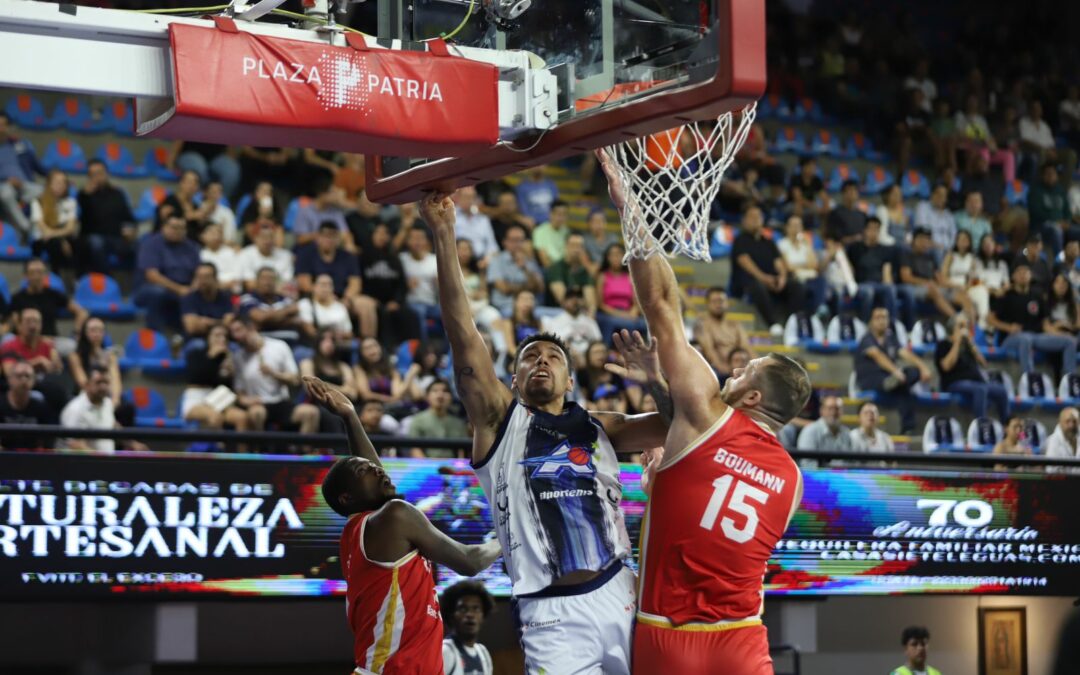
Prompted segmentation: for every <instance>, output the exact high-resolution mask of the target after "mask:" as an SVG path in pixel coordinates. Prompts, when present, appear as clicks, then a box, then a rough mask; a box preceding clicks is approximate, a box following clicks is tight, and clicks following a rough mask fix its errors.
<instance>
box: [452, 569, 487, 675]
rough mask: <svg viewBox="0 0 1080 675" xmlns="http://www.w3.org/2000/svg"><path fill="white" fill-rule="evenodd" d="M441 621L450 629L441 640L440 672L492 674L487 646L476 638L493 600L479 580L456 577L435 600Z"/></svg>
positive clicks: (474, 674) (459, 674)
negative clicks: (441, 667)
mask: <svg viewBox="0 0 1080 675" xmlns="http://www.w3.org/2000/svg"><path fill="white" fill-rule="evenodd" d="M439 607H440V609H441V610H442V614H443V623H444V624H446V627H447V628H449V629H450V632H449V635H448V636H447V638H446V639H445V640H443V675H492V673H494V672H495V669H494V665H493V664H492V661H491V654H489V653H488V650H487V647H485V646H484V645H482V644H480V643H479V642H477V637H478V636H479V635H480V628H481V627H482V626H483V625H484V619H486V618H487V616H488V614H490V613H491V610H492V609H494V608H495V601H494V600H492V598H491V594H490V593H488V592H487V589H486V588H484V585H483V584H482V583H480V582H479V581H459V582H458V583H456V584H454V585H453V586H451V587H450V588H448V589H446V590H445V591H443V594H442V598H441V599H440V600H439Z"/></svg>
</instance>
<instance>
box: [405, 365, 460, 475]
mask: <svg viewBox="0 0 1080 675" xmlns="http://www.w3.org/2000/svg"><path fill="white" fill-rule="evenodd" d="M425 400H426V401H427V409H425V410H423V411H422V412H419V413H417V414H415V415H413V416H412V418H411V420H410V421H409V430H408V434H409V436H413V437H415V438H468V437H469V428H468V426H466V424H465V420H463V419H461V418H460V417H458V416H457V415H454V414H451V412H450V405H451V404H452V403H453V402H454V397H453V396H452V395H451V393H450V384H449V383H448V382H447V381H446V380H434V381H432V383H431V384H429V385H428V386H427V389H426V391H425ZM413 456H414V457H438V458H445V459H449V458H452V457H459V456H463V452H462V451H457V452H455V451H453V450H447V449H445V448H413Z"/></svg>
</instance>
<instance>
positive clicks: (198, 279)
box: [180, 262, 234, 338]
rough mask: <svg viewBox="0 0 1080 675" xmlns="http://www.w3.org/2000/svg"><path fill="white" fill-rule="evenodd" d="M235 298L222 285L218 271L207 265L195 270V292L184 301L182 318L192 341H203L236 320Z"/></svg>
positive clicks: (192, 284) (181, 302)
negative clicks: (212, 330) (215, 328)
mask: <svg viewBox="0 0 1080 675" xmlns="http://www.w3.org/2000/svg"><path fill="white" fill-rule="evenodd" d="M233 311H234V305H233V295H232V293H230V292H229V291H227V290H225V289H223V288H221V285H220V284H218V278H217V268H216V267H214V264H213V263H208V262H203V263H199V266H198V267H196V268H195V279H194V280H193V281H192V283H191V292H190V293H188V294H187V295H185V296H184V297H183V298H181V299H180V318H181V319H182V321H183V324H184V333H185V334H186V335H187V336H188V338H203V337H206V334H207V333H208V332H209V331H210V329H211V328H213V327H214V326H216V325H218V324H225V325H228V324H229V321H230V320H231V319H232V317H233Z"/></svg>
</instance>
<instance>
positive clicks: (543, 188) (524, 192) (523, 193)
mask: <svg viewBox="0 0 1080 675" xmlns="http://www.w3.org/2000/svg"><path fill="white" fill-rule="evenodd" d="M515 192H516V193H517V200H518V205H519V206H520V207H521V212H522V214H524V215H525V216H526V217H527V218H532V221H533V222H534V223H543V222H547V219H548V212H549V211H550V210H551V205H552V204H553V203H554V202H555V200H556V199H558V198H559V188H558V187H557V186H556V185H555V181H553V180H551V179H550V178H546V177H545V176H544V167H543V166H534V167H532V168H530V169H528V170H526V172H525V180H523V181H521V182H520V183H518V186H517V189H516V190H515Z"/></svg>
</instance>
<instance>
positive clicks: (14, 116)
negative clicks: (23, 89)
mask: <svg viewBox="0 0 1080 675" xmlns="http://www.w3.org/2000/svg"><path fill="white" fill-rule="evenodd" d="M4 112H5V113H7V115H8V117H10V118H11V121H12V122H14V123H15V126H18V127H22V128H23V129H29V130H31V131H51V130H52V129H55V128H56V125H54V124H53V120H52V117H51V116H50V115H48V114H47V113H46V112H45V106H44V105H42V103H41V99H38V98H35V97H34V96H31V95H30V94H19V95H18V96H16V97H15V98H13V99H11V100H9V101H8V102H7V106H5V108H4Z"/></svg>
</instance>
